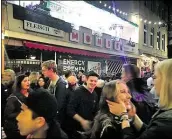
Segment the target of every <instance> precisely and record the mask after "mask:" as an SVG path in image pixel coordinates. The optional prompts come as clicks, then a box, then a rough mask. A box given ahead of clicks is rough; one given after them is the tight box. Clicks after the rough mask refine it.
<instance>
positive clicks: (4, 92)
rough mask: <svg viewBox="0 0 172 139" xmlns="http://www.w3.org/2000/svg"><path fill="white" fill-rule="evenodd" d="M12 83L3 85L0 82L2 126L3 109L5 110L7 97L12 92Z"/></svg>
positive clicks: (2, 119)
mask: <svg viewBox="0 0 172 139" xmlns="http://www.w3.org/2000/svg"><path fill="white" fill-rule="evenodd" d="M12 85H13V83H12V84H10V85H9V86H5V85H3V84H1V115H2V117H1V124H2V126H4V111H5V107H6V104H7V98H8V97H9V96H10V95H11V93H12Z"/></svg>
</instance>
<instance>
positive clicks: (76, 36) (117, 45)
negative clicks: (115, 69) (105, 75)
mask: <svg viewBox="0 0 172 139" xmlns="http://www.w3.org/2000/svg"><path fill="white" fill-rule="evenodd" d="M80 39H81V38H80V32H79V31H77V30H72V33H70V41H75V42H77V43H79V40H80ZM93 39H94V42H93V43H94V45H95V46H99V47H102V46H103V47H105V48H107V49H111V48H112V49H113V50H116V51H129V52H136V51H135V49H134V48H133V47H135V48H136V46H137V44H135V43H132V45H128V41H127V40H124V39H121V38H117V37H113V36H111V38H109V37H108V38H107V37H106V36H104V37H103V36H98V35H96V34H95V35H94V36H93ZM83 43H84V44H89V45H91V44H92V34H89V33H83ZM124 47H125V48H124ZM126 47H128V48H126Z"/></svg>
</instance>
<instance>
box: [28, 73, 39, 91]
mask: <svg viewBox="0 0 172 139" xmlns="http://www.w3.org/2000/svg"><path fill="white" fill-rule="evenodd" d="M38 79H39V72H31V73H30V75H29V81H30V88H31V89H33V90H35V89H37V88H38V84H37V83H38Z"/></svg>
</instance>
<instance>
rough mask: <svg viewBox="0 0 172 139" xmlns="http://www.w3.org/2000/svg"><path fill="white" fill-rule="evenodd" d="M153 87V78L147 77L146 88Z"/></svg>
mask: <svg viewBox="0 0 172 139" xmlns="http://www.w3.org/2000/svg"><path fill="white" fill-rule="evenodd" d="M153 85H154V83H153V78H152V77H149V78H148V79H147V86H148V87H149V88H152V87H153Z"/></svg>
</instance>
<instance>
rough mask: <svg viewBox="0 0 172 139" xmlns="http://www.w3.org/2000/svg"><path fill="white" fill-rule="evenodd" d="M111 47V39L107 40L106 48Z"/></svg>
mask: <svg viewBox="0 0 172 139" xmlns="http://www.w3.org/2000/svg"><path fill="white" fill-rule="evenodd" d="M111 45H112V43H111V39H105V48H108V49H110V48H111Z"/></svg>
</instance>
